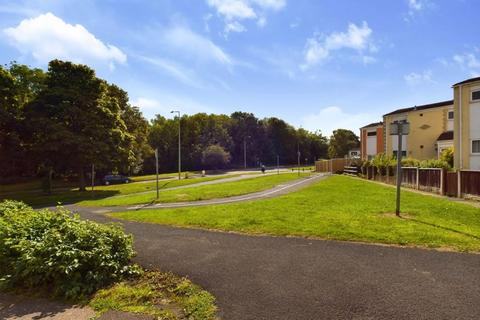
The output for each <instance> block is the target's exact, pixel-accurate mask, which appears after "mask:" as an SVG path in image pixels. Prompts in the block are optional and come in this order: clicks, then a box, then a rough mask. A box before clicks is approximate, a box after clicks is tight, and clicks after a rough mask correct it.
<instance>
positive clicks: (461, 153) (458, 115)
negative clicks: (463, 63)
mask: <svg viewBox="0 0 480 320" xmlns="http://www.w3.org/2000/svg"><path fill="white" fill-rule="evenodd" d="M453 96H454V100H455V103H454V113H455V124H454V135H453V141H454V146H455V147H454V153H455V155H454V162H455V168H457V169H472V170H480V77H477V78H472V79H468V80H465V81H462V82H459V83H456V84H454V85H453Z"/></svg>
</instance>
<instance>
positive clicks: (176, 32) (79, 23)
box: [0, 0, 480, 135]
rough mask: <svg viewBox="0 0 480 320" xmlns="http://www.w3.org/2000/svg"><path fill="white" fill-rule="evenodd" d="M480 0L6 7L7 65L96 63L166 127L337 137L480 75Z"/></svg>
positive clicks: (5, 3) (1, 52)
mask: <svg viewBox="0 0 480 320" xmlns="http://www.w3.org/2000/svg"><path fill="white" fill-rule="evenodd" d="M479 11H480V1H478V0H389V1H385V0H363V1H358V0H349V1H347V0H309V1H308V0H151V1H139V0H122V1H114V0H77V1H73V0H48V1H47V0H15V1H9V0H0V62H1V63H2V64H8V63H9V62H10V61H13V60H15V61H17V62H19V63H23V64H27V65H30V66H32V67H40V68H43V69H46V68H47V66H48V62H49V61H50V60H52V59H55V58H58V59H63V60H70V61H73V62H77V63H83V64H87V65H89V66H91V67H92V68H94V69H95V70H96V72H97V75H98V76H99V77H101V78H104V79H106V80H107V81H109V82H112V83H115V84H117V85H118V86H120V87H122V88H123V89H125V90H126V91H127V92H128V94H129V98H130V101H131V103H132V104H134V105H137V106H139V107H140V109H141V110H142V112H143V114H144V115H145V117H147V118H148V119H152V118H153V117H154V116H155V115H156V114H161V115H163V116H166V117H170V116H171V115H170V110H172V109H175V110H180V111H181V112H182V113H187V114H193V113H197V112H206V113H222V114H230V113H232V112H234V111H245V112H252V113H254V114H255V115H256V116H257V117H259V118H264V117H278V118H281V119H284V120H286V121H287V122H289V123H291V124H292V125H294V126H296V127H303V128H305V129H308V130H311V131H317V130H318V131H321V132H322V133H323V134H326V135H330V134H331V132H332V131H333V130H334V129H337V128H346V129H351V130H353V131H354V132H355V133H358V129H359V128H360V127H361V126H364V125H366V124H369V123H371V122H377V121H381V116H382V115H383V114H385V113H388V112H390V111H393V110H395V109H398V108H402V107H410V106H414V105H421V104H427V103H434V102H438V101H443V100H448V99H452V95H453V92H452V89H451V86H452V84H454V83H456V82H460V81H462V80H465V79H468V78H471V77H474V76H478V75H480V35H479V34H478V23H476V21H478V12H479Z"/></svg>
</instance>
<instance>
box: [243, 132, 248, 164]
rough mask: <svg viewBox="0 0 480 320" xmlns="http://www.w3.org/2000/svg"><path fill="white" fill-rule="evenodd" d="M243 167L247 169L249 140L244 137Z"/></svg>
mask: <svg viewBox="0 0 480 320" xmlns="http://www.w3.org/2000/svg"><path fill="white" fill-rule="evenodd" d="M243 167H244V168H245V169H247V138H246V137H243Z"/></svg>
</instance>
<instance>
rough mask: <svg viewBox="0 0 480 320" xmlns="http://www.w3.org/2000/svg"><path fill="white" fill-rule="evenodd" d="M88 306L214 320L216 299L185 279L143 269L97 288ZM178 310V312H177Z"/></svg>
mask: <svg viewBox="0 0 480 320" xmlns="http://www.w3.org/2000/svg"><path fill="white" fill-rule="evenodd" d="M89 305H90V306H91V307H92V308H93V309H94V310H95V311H97V312H98V313H100V314H102V313H104V312H106V311H108V310H119V311H125V312H135V313H141V314H149V315H153V316H156V317H158V318H160V319H168V320H177V319H179V317H178V316H180V317H181V318H182V319H184V318H185V319H186V318H188V319H192V320H209V319H215V318H216V317H215V314H216V310H217V308H216V306H215V298H214V297H213V296H212V295H211V294H210V293H208V292H207V291H205V290H203V289H201V288H200V287H198V286H197V285H195V284H193V283H192V282H191V281H190V280H188V279H187V278H180V277H177V276H175V275H173V274H171V273H163V272H152V271H150V272H145V273H144V274H142V275H141V276H139V277H136V278H132V279H129V280H127V281H124V282H121V283H117V284H115V285H114V286H112V287H111V288H107V289H103V290H100V291H99V292H97V293H96V294H95V296H94V297H93V299H92V300H91V301H90V303H89ZM180 310H181V311H180ZM179 312H181V313H182V314H181V315H178V316H177V315H176V314H178V313H179Z"/></svg>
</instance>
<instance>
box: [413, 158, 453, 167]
mask: <svg viewBox="0 0 480 320" xmlns="http://www.w3.org/2000/svg"><path fill="white" fill-rule="evenodd" d="M420 168H443V169H449V168H450V166H449V164H448V163H447V162H445V161H443V160H437V159H430V160H423V161H422V162H420Z"/></svg>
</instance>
